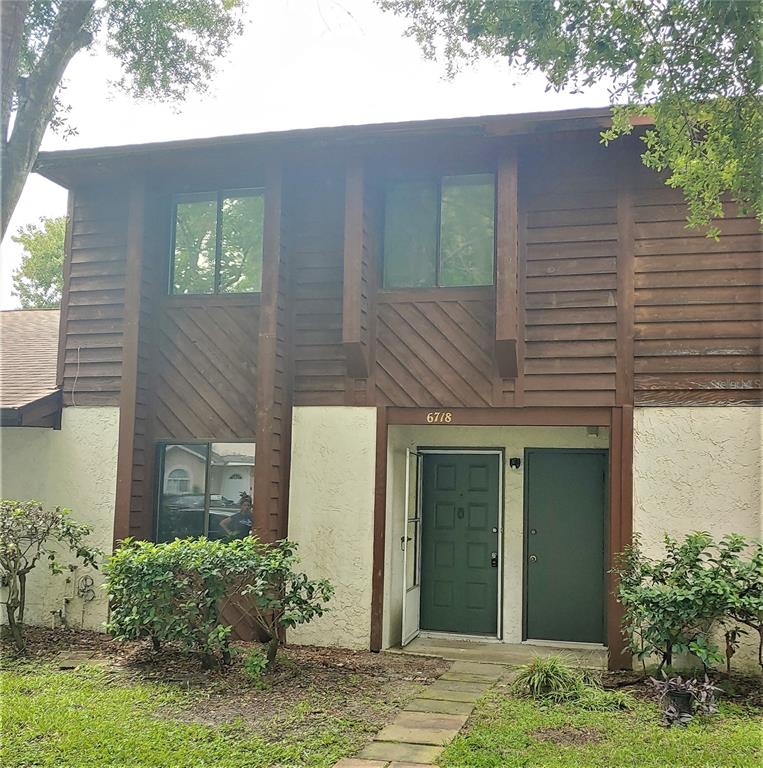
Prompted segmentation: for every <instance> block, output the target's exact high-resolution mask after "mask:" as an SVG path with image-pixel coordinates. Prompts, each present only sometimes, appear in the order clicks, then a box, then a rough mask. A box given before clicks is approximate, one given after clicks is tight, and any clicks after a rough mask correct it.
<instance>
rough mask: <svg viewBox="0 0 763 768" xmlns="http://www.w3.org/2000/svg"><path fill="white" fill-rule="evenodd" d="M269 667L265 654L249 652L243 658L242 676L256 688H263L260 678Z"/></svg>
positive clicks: (256, 651) (257, 651) (255, 651)
mask: <svg viewBox="0 0 763 768" xmlns="http://www.w3.org/2000/svg"><path fill="white" fill-rule="evenodd" d="M269 666H270V665H269V663H268V656H267V654H266V653H263V652H262V651H261V650H259V649H257V650H253V651H249V653H247V654H246V656H245V657H244V664H243V668H244V674H245V675H246V676H247V677H248V678H249V680H250V681H251V682H252V683H253V684H254V685H255V686H256V687H258V688H264V683H263V680H262V677H263V675H264V674H265V673H266V672H267V671H268V667H269Z"/></svg>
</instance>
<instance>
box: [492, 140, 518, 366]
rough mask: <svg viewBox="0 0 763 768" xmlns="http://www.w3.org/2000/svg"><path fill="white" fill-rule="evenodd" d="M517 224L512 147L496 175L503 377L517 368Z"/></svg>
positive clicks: (497, 336)
mask: <svg viewBox="0 0 763 768" xmlns="http://www.w3.org/2000/svg"><path fill="white" fill-rule="evenodd" d="M518 226H519V214H518V203H517V152H516V148H514V147H512V148H510V149H508V150H507V151H506V152H505V153H504V154H503V155H502V157H501V159H500V161H499V164H498V175H497V177H496V249H495V286H496V291H495V355H496V362H497V364H498V373H499V375H500V376H501V378H504V379H514V378H516V376H517V372H518V363H517V336H518V333H517V330H518V309H517V300H518V290H517V285H518V277H517V275H518V266H519V233H518Z"/></svg>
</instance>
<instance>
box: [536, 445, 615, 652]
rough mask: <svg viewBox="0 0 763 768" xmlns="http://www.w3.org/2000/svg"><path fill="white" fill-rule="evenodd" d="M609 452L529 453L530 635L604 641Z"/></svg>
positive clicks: (541, 638)
mask: <svg viewBox="0 0 763 768" xmlns="http://www.w3.org/2000/svg"><path fill="white" fill-rule="evenodd" d="M606 476H607V452H606V451H601V450H586V449H572V448H570V449H551V448H546V449H541V448H535V449H527V451H526V452H525V574H526V575H525V584H526V594H525V637H526V638H528V639H532V640H567V641H576V642H588V643H601V642H604V579H605V572H604V562H605V561H604V549H605V546H604V520H605V507H606Z"/></svg>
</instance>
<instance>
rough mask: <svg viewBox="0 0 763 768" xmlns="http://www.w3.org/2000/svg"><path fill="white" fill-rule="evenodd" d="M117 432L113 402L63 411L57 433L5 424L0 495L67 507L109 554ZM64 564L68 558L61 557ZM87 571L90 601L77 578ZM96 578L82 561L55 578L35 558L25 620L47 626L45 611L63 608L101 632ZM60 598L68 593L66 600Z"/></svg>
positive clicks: (69, 618) (73, 621)
mask: <svg viewBox="0 0 763 768" xmlns="http://www.w3.org/2000/svg"><path fill="white" fill-rule="evenodd" d="M118 435H119V409H118V408H113V407H92V408H91V407H81V408H65V409H64V411H63V418H62V424H61V429H60V430H52V429H37V428H30V427H23V428H21V427H5V428H3V429H2V430H0V458H1V459H2V469H1V473H0V484H1V485H2V489H1V492H2V496H3V498H18V499H37V500H39V501H41V502H43V503H44V504H46V505H49V506H62V507H69V508H70V509H71V510H72V515H73V517H74V518H75V519H76V520H77V521H79V522H83V523H89V524H91V525H92V526H93V527H94V531H93V534H92V535H91V536H90V539H89V540H90V542H91V543H92V544H94V545H96V546H98V547H100V548H101V549H102V550H103V551H104V552H106V553H108V552H110V551H111V548H112V537H113V531H114V501H115V494H116V477H117V442H118ZM62 562H64V563H67V562H72V563H73V562H74V560H73V559H67V558H66V557H65V556H64V557H63V558H62ZM86 575H90V576H92V577H93V580H94V582H95V583H94V585H93V589H94V591H95V595H96V597H95V599H94V600H92V601H85V600H83V599H81V598H80V597H79V596H78V594H77V586H78V584H79V582H80V579H81V578H82V577H83V576H86ZM67 577H68V582H67ZM102 583H103V578H102V576H101V574H100V573H99V572H98V571H93V570H92V569H89V568H84V567H81V566H80V567H78V568H77V569H76V570H75V571H73V572H68V571H67V572H66V573H64V574H61V575H59V576H53V575H51V574H50V572H49V570H48V569H47V568H46V566H45V564H44V563H40V565H38V566H37V568H36V569H35V570H34V571H33V572H32V574H31V576H30V579H29V582H28V584H27V609H26V621H27V622H28V623H30V624H42V625H46V626H51V624H52V622H53V621H54V617H53V615H52V613H51V612H52V611H58V610H59V609H64V610H65V612H66V623H67V624H69V625H70V626H75V627H85V628H86V629H95V630H101V629H103V626H102V625H103V622H104V621H105V620H106V615H107V609H108V606H107V601H106V594H105V592H104V590H103V589H101V584H102ZM65 598H69V600H68V602H66V603H65ZM3 620H5V617H4V616H3Z"/></svg>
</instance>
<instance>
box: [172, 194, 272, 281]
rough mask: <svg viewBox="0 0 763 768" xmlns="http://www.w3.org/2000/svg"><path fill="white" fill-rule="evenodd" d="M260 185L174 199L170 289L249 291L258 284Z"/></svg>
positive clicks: (259, 275)
mask: <svg viewBox="0 0 763 768" xmlns="http://www.w3.org/2000/svg"><path fill="white" fill-rule="evenodd" d="M264 210H265V200H264V194H263V191H262V190H261V189H242V190H234V191H227V192H209V193H202V194H194V195H181V196H179V197H177V198H176V199H175V207H174V226H173V237H172V241H173V242H172V264H171V270H170V293H177V294H204V293H253V292H257V291H260V290H261V287H262V228H263V220H264Z"/></svg>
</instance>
